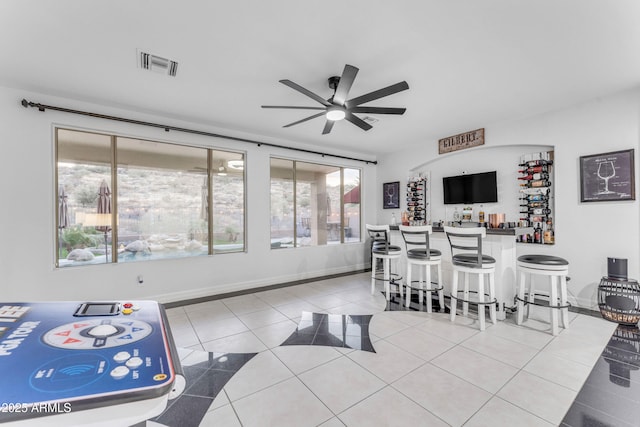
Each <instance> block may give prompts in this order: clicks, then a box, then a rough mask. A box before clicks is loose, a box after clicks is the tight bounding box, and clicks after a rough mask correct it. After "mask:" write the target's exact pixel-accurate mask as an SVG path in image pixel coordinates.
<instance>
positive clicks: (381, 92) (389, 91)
mask: <svg viewBox="0 0 640 427" xmlns="http://www.w3.org/2000/svg"><path fill="white" fill-rule="evenodd" d="M407 89H409V85H408V84H407V82H404V81H403V82H400V83H396V84H394V85H391V86H387V87H385V88H382V89H378V90H374V91H373V92H369V93H367V94H364V95H362V96H358V97H357V98H353V99H350V100H348V101H347V102H345V103H344V105H345V107H347V108H352V107H355V106H356V105H360V104H364V103H365V102H370V101H373V100H375V99H379V98H382V97H385V96H389V95H393V94H394V93H398V92H402V91H403V90H407Z"/></svg>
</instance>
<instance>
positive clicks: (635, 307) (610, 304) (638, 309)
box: [598, 277, 640, 325]
mask: <svg viewBox="0 0 640 427" xmlns="http://www.w3.org/2000/svg"><path fill="white" fill-rule="evenodd" d="M598 308H599V309H600V313H601V314H602V317H604V318H605V319H607V320H610V321H612V322H616V323H620V324H623V325H635V324H637V323H638V322H639V321H640V285H639V284H638V282H637V281H635V280H618V279H612V278H610V277H603V278H602V280H600V285H599V286H598Z"/></svg>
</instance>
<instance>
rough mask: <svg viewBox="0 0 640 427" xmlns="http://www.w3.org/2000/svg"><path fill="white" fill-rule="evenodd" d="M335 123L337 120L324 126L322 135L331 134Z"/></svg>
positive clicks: (330, 121) (328, 121)
mask: <svg viewBox="0 0 640 427" xmlns="http://www.w3.org/2000/svg"><path fill="white" fill-rule="evenodd" d="M335 122H336V121H335V120H327V122H326V123H325V124H324V129H322V134H323V135H326V134H328V133H329V132H331V129H333V124H334V123H335Z"/></svg>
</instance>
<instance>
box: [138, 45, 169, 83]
mask: <svg viewBox="0 0 640 427" xmlns="http://www.w3.org/2000/svg"><path fill="white" fill-rule="evenodd" d="M138 65H139V67H140V68H142V69H143V70H150V71H155V72H156V73H160V74H167V75H169V76H173V77H175V76H176V73H177V72H178V63H177V62H176V61H173V60H171V59H167V58H163V57H161V56H158V55H153V54H151V53H148V52H144V51H142V50H138Z"/></svg>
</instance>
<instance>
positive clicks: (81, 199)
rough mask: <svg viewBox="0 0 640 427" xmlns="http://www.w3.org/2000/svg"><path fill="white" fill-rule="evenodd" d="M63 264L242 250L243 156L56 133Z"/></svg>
mask: <svg viewBox="0 0 640 427" xmlns="http://www.w3.org/2000/svg"><path fill="white" fill-rule="evenodd" d="M56 148H57V150H56V155H57V165H58V167H57V170H56V171H57V188H58V197H57V202H58V209H57V215H56V217H57V218H56V219H57V221H58V234H57V257H56V260H57V265H58V266H60V267H66V266H73V265H85V264H97V263H109V262H133V261H139V260H148V259H160V258H179V257H190V256H201V255H208V254H212V253H218V252H233V251H243V250H244V155H243V154H241V153H234V152H226V151H219V150H211V149H205V148H197V147H188V146H182V145H176V144H168V143H161V142H154V141H146V140H139V139H132V138H123V137H116V136H110V135H103V134H95V133H88V132H79V131H73V130H66V129H58V130H57V136H56Z"/></svg>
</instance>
